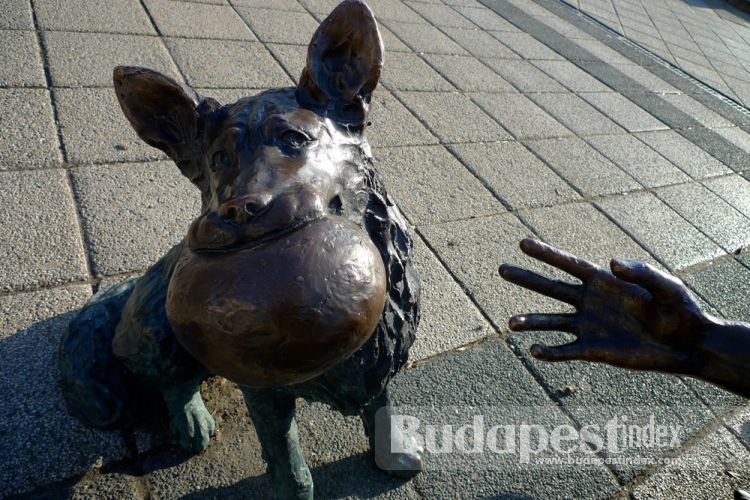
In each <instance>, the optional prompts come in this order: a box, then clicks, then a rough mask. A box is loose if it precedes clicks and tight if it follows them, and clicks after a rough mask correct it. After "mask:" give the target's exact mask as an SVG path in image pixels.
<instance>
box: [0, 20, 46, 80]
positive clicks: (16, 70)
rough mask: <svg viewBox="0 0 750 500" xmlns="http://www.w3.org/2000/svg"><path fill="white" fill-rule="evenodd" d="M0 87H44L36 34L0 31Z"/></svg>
mask: <svg viewBox="0 0 750 500" xmlns="http://www.w3.org/2000/svg"><path fill="white" fill-rule="evenodd" d="M0 43H2V45H3V46H4V47H8V48H7V49H6V50H4V51H2V52H1V53H0V85H2V86H7V87H44V86H46V85H47V81H46V80H45V78H44V69H43V67H42V60H41V58H40V53H41V52H40V50H39V44H38V43H37V39H36V33H34V32H32V31H15V30H14V31H6V30H0Z"/></svg>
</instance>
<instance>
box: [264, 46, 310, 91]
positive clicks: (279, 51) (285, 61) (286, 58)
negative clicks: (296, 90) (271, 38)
mask: <svg viewBox="0 0 750 500" xmlns="http://www.w3.org/2000/svg"><path fill="white" fill-rule="evenodd" d="M266 48H267V49H268V50H270V51H271V53H272V54H273V55H274V57H276V60H277V61H279V62H280V63H281V66H282V67H283V68H284V69H285V70H286V72H287V73H288V74H289V76H290V78H291V79H292V81H293V82H295V83H297V82H298V81H299V77H300V76H301V75H302V70H303V69H305V63H306V62H307V47H306V46H304V45H286V44H279V43H267V44H266Z"/></svg>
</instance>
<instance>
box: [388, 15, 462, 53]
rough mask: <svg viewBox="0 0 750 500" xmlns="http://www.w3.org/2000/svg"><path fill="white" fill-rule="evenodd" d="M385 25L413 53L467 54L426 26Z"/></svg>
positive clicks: (441, 34)
mask: <svg viewBox="0 0 750 500" xmlns="http://www.w3.org/2000/svg"><path fill="white" fill-rule="evenodd" d="M385 25H386V27H387V28H388V29H390V30H391V31H392V32H393V33H394V34H395V35H396V36H397V37H399V38H400V39H401V40H403V42H404V43H405V44H406V45H408V46H409V47H411V49H412V50H414V51H415V52H424V53H427V54H459V55H466V54H467V52H466V51H465V50H464V49H462V48H461V46H460V45H458V44H457V43H456V42H454V41H453V40H451V39H450V38H448V37H447V36H446V35H445V34H444V33H442V32H441V31H440V30H438V29H437V28H435V27H434V26H430V25H428V24H410V23H405V22H397V21H390V20H389V21H386V22H385Z"/></svg>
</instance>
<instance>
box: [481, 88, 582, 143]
mask: <svg viewBox="0 0 750 500" xmlns="http://www.w3.org/2000/svg"><path fill="white" fill-rule="evenodd" d="M471 98H472V99H473V100H474V101H475V102H476V103H478V104H479V106H481V108H482V109H483V110H484V111H486V112H487V113H489V114H490V115H491V116H492V117H493V118H495V119H496V120H497V121H498V122H500V124H501V125H502V126H503V127H505V128H506V129H507V130H508V131H509V132H510V133H511V134H513V135H514V136H515V137H516V138H518V139H546V138H549V137H563V136H569V135H573V133H572V132H571V131H570V130H568V129H567V128H565V127H564V126H563V125H562V124H561V123H560V122H558V121H557V120H555V119H554V118H552V116H550V115H549V114H548V113H547V112H546V111H544V110H543V109H542V108H540V107H539V106H537V105H536V104H534V102H533V101H531V100H530V99H529V98H528V97H526V96H525V95H523V94H472V95H471Z"/></svg>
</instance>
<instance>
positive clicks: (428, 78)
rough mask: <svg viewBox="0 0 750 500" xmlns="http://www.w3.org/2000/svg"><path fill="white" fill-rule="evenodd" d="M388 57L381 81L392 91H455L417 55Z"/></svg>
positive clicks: (396, 54) (405, 54)
mask: <svg viewBox="0 0 750 500" xmlns="http://www.w3.org/2000/svg"><path fill="white" fill-rule="evenodd" d="M386 57H387V59H386V61H385V64H384V65H383V76H382V80H381V81H382V82H383V83H384V84H385V85H386V86H388V88H389V89H391V90H394V89H396V90H429V91H441V90H455V87H454V86H453V85H452V84H451V83H450V82H449V81H448V80H446V79H445V78H443V77H442V76H441V75H440V73H438V72H437V71H435V70H434V69H432V68H431V67H430V66H429V65H428V64H427V63H426V62H424V60H422V58H420V57H419V56H417V55H416V54H408V53H394V54H390V55H387V56H386Z"/></svg>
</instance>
